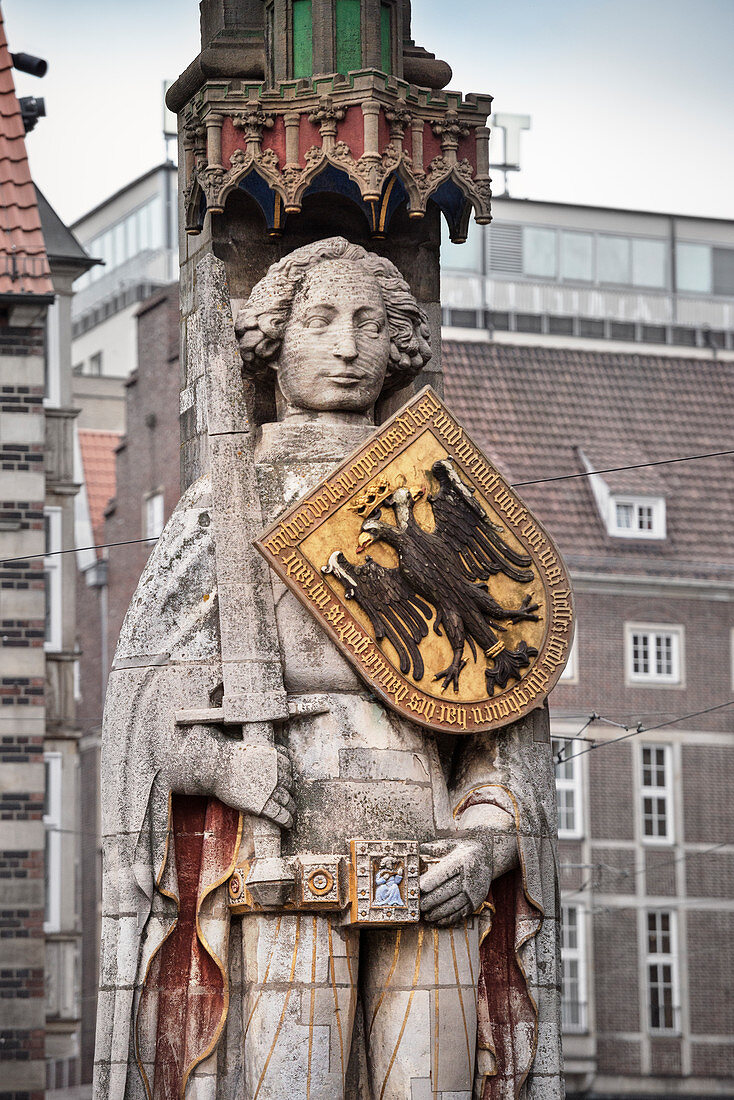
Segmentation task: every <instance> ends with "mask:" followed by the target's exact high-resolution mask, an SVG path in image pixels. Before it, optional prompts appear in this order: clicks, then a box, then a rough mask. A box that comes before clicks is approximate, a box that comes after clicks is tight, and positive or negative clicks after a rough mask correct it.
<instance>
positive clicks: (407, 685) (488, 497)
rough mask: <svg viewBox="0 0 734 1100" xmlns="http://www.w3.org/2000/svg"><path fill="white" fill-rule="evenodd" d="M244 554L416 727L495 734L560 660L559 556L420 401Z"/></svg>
mask: <svg viewBox="0 0 734 1100" xmlns="http://www.w3.org/2000/svg"><path fill="white" fill-rule="evenodd" d="M255 545H256V546H257V548H258V550H260V552H261V553H262V554H263V555H264V556H265V558H266V559H267V561H268V562H269V563H270V565H271V567H272V568H273V569H274V570H275V572H276V573H277V574H278V576H279V577H281V578H282V580H283V581H284V582H285V584H286V585H287V586H288V587H289V588H290V589H291V590H292V591H293V592H294V593H295V594H296V596H297V597H298V599H299V600H301V602H302V603H303V604H304V605H305V606H306V607H308V609H309V610H310V611H311V613H312V614H313V615H314V616H315V617H316V619H317V620H318V621H319V623H320V624H321V626H322V627H323V629H324V630H326V632H327V633H328V634H329V636H330V637H331V638H332V640H333V641H334V643H335V644H336V645H337V646H338V647H339V649H340V650H341V652H342V653H343V654H344V655H345V656H346V657H347V658H348V660H349V661H350V662H351V663H352V664H353V665H354V667H355V668H356V670H357V672H358V673H359V674H360V676H362V677H363V679H364V680H365V681H366V683H367V684H368V685H369V687H370V689H371V690H372V691H373V692H374V693H375V694H376V695H378V696H379V697H380V698H381V699H382V700H383V701H384V702H385V703H386V704H387V705H388V706H390V707H392V708H393V710H396V711H397V712H398V713H400V714H402V715H404V716H405V717H407V718H410V719H411V720H412V721H414V722H418V723H420V724H421V725H425V726H429V727H431V728H433V729H441V730H445V731H447V732H449V733H456V734H461V733H470V732H473V731H474V730H491V729H496V728H498V727H500V726H503V725H506V724H507V723H508V722H510V721H513V720H515V719H517V718H520V717H522V716H523V715H524V714H527V713H528V712H529V711H531V710H533V709H534V708H535V707H537V706H539V705H541V703H542V702H543V700H544V699H545V698H546V696H547V694H548V692H549V691H550V690H551V688H552V687H553V685H554V684H555V683H556V681H557V680H558V678H559V676H560V675H561V673H562V671H563V668H564V666H565V664H566V661H567V659H568V655H569V651H570V647H571V642H572V640H573V602H572V596H571V586H570V583H569V580H568V575H567V573H566V569H565V566H564V564H563V561H562V559H561V555H560V553H559V552H558V549H557V548H556V546H555V545H554V543H553V541H552V540H551V538H550V536H549V535H548V534H547V532H546V531H545V530H544V529H543V527H542V525H541V524H540V523H539V522H538V520H537V519H536V518H535V517H534V516H533V515H532V514H531V513H530V511H529V510H528V508H527V507H526V506H525V505H524V504H523V502H522V500H521V499H520V497H519V496H518V495H517V493H515V492H514V490H513V489H512V488H511V487H510V486H509V485H508V484H507V482H506V481H505V480H504V479H503V478H502V476H501V475H500V473H499V472H498V471H497V470H496V469H495V468H494V466H493V465H492V463H491V462H490V461H489V460H488V459H487V458H486V456H485V455H483V454H482V453H481V451H480V450H479V448H478V447H477V446H476V444H474V443H473V442H472V440H471V439H470V438H469V436H468V435H467V433H466V431H465V430H464V428H463V427H462V426H461V424H459V422H458V421H457V420H456V418H455V417H454V416H453V415H452V414H451V413H450V412H449V410H448V409H447V408H446V406H445V405H444V404H443V403H442V402H441V400H440V399H439V398H438V397H437V395H436V394H435V393H434V392H433V390H432V389H430V387H426V389H424V390H422V391H421V392H420V393H419V394H418V395H417V396H416V397H415V398H413V400H411V401H410V402H408V403H407V404H406V405H404V406H403V408H402V409H400V411H399V412H397V413H396V414H395V415H394V416H393V417H392V418H391V419H390V420H388V421H387V422H386V423H385V424H383V425H382V426H381V427H379V428H378V429H376V431H375V433H374V435H373V436H371V438H370V439H369V440H368V441H367V442H366V443H365V444H364V445H363V446H361V447H360V448H359V449H358V450H356V451H355V452H354V453H353V454H352V455H351V456H350V457H349V458H348V459H347V460H346V461H345V462H343V463H342V464H341V466H339V467H338V468H337V469H336V470H334V471H333V472H332V473H331V474H330V475H329V476H328V477H327V478H325V479H324V480H323V481H322V482H321V483H320V484H319V485H317V486H316V488H314V489H312V490H311V491H310V492H309V493H308V494H307V495H306V496H305V497H302V498H301V499H300V500H299V501H298V502H297V503H296V504H294V505H293V506H292V507H291V508H290V509H289V510H288V511H287V512H285V513H284V514H283V515H282V516H281V517H280V519H278V520H277V521H276V522H275V523H274V524H273V525H272V526H271V527H269V528H268V529H267V530H266V531H265V532H264V533H263V535H262V536H261V537H260V538H259V539H258V540H257V541H256V543H255Z"/></svg>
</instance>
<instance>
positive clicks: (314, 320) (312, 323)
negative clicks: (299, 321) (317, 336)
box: [305, 316, 329, 332]
mask: <svg viewBox="0 0 734 1100" xmlns="http://www.w3.org/2000/svg"><path fill="white" fill-rule="evenodd" d="M305 325H306V328H309V329H312V330H313V331H314V332H323V331H324V329H326V328H328V327H329V322H328V320H327V318H326V317H320V316H316V317H307V318H306V321H305Z"/></svg>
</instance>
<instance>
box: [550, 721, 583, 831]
mask: <svg viewBox="0 0 734 1100" xmlns="http://www.w3.org/2000/svg"><path fill="white" fill-rule="evenodd" d="M578 745H579V742H578V741H569V740H566V739H565V738H563V737H554V738H553V741H552V746H553V759H554V761H555V769H556V804H557V807H558V835H559V837H562V838H564V837H565V838H572V837H580V836H583V835H584V833H583V806H582V799H581V761H580V760H579V759H578V758H577V754H578V751H579V750H578V747H577V746H578ZM559 760H560V763H559Z"/></svg>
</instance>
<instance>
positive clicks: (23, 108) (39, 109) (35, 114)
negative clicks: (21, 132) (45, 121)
mask: <svg viewBox="0 0 734 1100" xmlns="http://www.w3.org/2000/svg"><path fill="white" fill-rule="evenodd" d="M18 104H19V106H20V113H21V117H22V119H23V125H24V127H25V132H26V133H27V134H30V132H31V130H32V129H33V127H34V126H35V125H36V123H37V122H38V120H39V118H45V117H46V101H45V100H44V99H40V98H37V97H36V96H34V95H26V96H22V97H21V98H20V99H19V100H18Z"/></svg>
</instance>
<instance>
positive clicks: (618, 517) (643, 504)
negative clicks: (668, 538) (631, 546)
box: [607, 495, 666, 539]
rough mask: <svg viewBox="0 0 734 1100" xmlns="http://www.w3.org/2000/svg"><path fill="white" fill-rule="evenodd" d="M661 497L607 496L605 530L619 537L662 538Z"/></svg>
mask: <svg viewBox="0 0 734 1100" xmlns="http://www.w3.org/2000/svg"><path fill="white" fill-rule="evenodd" d="M665 528H666V524H665V499H664V498H663V497H623V496H613V495H612V496H610V497H609V517H608V522H607V530H608V532H609V534H610V535H614V537H615V538H621V539H664V538H665V535H666V530H665Z"/></svg>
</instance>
